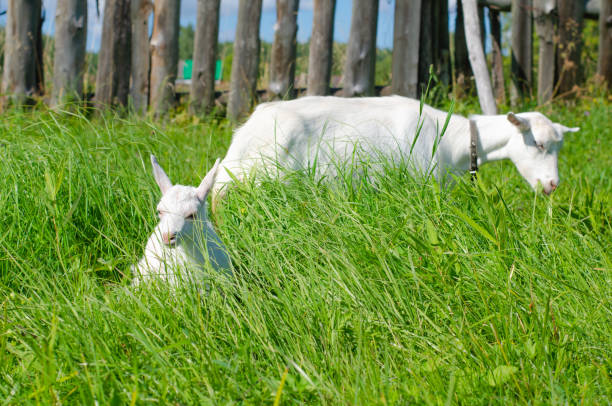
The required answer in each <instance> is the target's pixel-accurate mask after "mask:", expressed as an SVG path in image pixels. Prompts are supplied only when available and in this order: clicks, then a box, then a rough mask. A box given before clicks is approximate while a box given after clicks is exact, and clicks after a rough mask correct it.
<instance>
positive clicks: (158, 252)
mask: <svg viewBox="0 0 612 406" xmlns="http://www.w3.org/2000/svg"><path fill="white" fill-rule="evenodd" d="M151 164H152V165H153V175H154V177H155V181H156V182H157V185H158V186H159V189H160V190H161V192H162V197H161V200H160V202H159V204H158V205H157V212H158V214H159V224H158V225H157V226H156V227H155V229H154V230H153V234H152V235H151V237H149V240H148V241H147V245H146V247H145V252H144V256H143V257H142V259H141V260H140V261H139V262H138V264H137V265H134V266H132V274H133V275H134V279H133V282H132V283H133V284H134V285H137V284H139V283H141V282H144V281H147V280H149V279H154V278H158V279H160V280H164V281H166V282H168V283H170V284H176V283H178V282H179V281H180V280H196V281H197V280H198V278H197V273H200V274H202V273H203V272H204V268H205V266H206V264H207V262H210V265H211V266H212V267H213V269H216V270H220V271H224V272H227V273H231V267H232V265H231V261H230V257H229V254H228V252H227V248H226V247H225V245H224V244H223V242H221V239H220V238H219V236H217V233H216V232H215V230H214V228H213V225H212V224H211V222H210V221H209V220H208V210H207V204H206V197H207V196H208V192H209V191H210V189H211V187H212V185H213V183H214V181H215V176H216V174H217V169H218V168H219V159H217V162H215V165H214V166H213V168H212V169H211V170H210V171H209V172H208V173H207V174H206V176H205V177H204V179H203V180H202V182H201V183H200V186H198V187H197V188H196V187H193V186H182V185H172V182H171V181H170V178H169V177H168V175H166V172H164V170H163V169H162V167H161V166H160V165H159V164H158V163H157V159H155V156H153V155H151ZM200 279H201V278H200Z"/></svg>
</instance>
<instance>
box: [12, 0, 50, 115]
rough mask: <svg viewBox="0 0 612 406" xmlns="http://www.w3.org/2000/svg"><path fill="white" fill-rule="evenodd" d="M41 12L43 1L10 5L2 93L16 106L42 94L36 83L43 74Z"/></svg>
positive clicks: (17, 1)
mask: <svg viewBox="0 0 612 406" xmlns="http://www.w3.org/2000/svg"><path fill="white" fill-rule="evenodd" d="M40 11H41V0H10V1H9V2H8V10H7V21H6V31H5V32H6V37H5V41H4V72H3V77H2V93H3V94H4V95H5V96H6V98H7V99H12V100H13V101H14V102H15V104H17V105H22V104H24V103H25V102H26V100H27V98H28V97H29V96H32V95H34V94H38V93H40V91H41V90H42V88H41V87H40V86H41V83H39V81H38V80H37V71H41V72H42V60H40V59H39V54H40V50H39V49H38V47H39V44H38V38H39V37H40ZM7 101H8V100H7Z"/></svg>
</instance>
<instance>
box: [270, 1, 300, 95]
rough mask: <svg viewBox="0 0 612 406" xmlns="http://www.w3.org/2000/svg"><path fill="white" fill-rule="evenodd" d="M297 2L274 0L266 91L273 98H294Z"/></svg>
mask: <svg viewBox="0 0 612 406" xmlns="http://www.w3.org/2000/svg"><path fill="white" fill-rule="evenodd" d="M299 3H300V2H299V0H276V25H275V27H274V43H273V44H272V61H271V63H270V80H269V84H268V91H269V93H270V94H271V96H272V97H273V98H281V99H282V98H286V97H287V98H290V99H292V98H294V97H295V93H296V92H295V62H296V61H295V59H296V47H297V42H296V35H297V13H298V7H299Z"/></svg>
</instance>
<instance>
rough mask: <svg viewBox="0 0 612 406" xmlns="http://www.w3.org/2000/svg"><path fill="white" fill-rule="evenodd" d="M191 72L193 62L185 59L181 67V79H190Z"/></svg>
mask: <svg viewBox="0 0 612 406" xmlns="http://www.w3.org/2000/svg"><path fill="white" fill-rule="evenodd" d="M192 71H193V60H191V59H187V60H186V61H185V64H184V65H183V79H191V72H192Z"/></svg>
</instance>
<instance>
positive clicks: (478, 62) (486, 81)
mask: <svg viewBox="0 0 612 406" xmlns="http://www.w3.org/2000/svg"><path fill="white" fill-rule="evenodd" d="M461 2H462V3H463V14H464V18H465V23H464V25H463V26H464V29H465V39H466V42H467V46H468V52H469V54H470V64H471V65H472V71H473V72H474V78H475V79H476V89H477V91H478V99H479V100H480V107H481V109H482V112H483V113H484V114H488V115H491V114H497V106H496V105H495V98H494V97H493V89H492V88H491V78H490V77H489V70H488V69H487V61H486V60H485V55H484V50H483V47H482V38H481V36H480V23H479V22H478V7H477V6H476V0H461ZM460 28H461V27H459V29H460Z"/></svg>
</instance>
